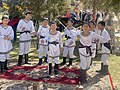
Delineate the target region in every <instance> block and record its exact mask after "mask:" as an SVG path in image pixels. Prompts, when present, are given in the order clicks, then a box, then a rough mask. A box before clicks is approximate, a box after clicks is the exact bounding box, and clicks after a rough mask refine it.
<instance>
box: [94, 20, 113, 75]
mask: <svg viewBox="0 0 120 90" xmlns="http://www.w3.org/2000/svg"><path fill="white" fill-rule="evenodd" d="M98 29H99V30H101V36H103V37H104V41H100V43H102V57H101V60H102V63H101V70H99V71H96V72H100V73H102V74H104V75H107V74H108V63H107V60H108V57H109V54H110V49H111V46H110V36H109V34H108V32H107V31H106V30H105V22H104V21H100V22H99V23H98Z"/></svg>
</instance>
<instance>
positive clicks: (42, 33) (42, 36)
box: [37, 18, 49, 65]
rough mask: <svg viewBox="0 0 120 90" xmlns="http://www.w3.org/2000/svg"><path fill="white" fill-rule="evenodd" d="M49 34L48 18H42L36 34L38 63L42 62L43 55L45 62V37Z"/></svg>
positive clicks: (46, 46) (46, 49)
mask: <svg viewBox="0 0 120 90" xmlns="http://www.w3.org/2000/svg"><path fill="white" fill-rule="evenodd" d="M48 34H49V26H48V18H43V22H42V26H40V27H39V30H38V32H37V35H38V36H39V38H40V39H39V45H40V47H39V63H38V65H41V64H42V57H43V55H45V58H44V62H47V52H48V41H47V40H46V37H47V36H48Z"/></svg>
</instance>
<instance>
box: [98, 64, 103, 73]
mask: <svg viewBox="0 0 120 90" xmlns="http://www.w3.org/2000/svg"><path fill="white" fill-rule="evenodd" d="M103 68H104V67H103V63H101V69H100V70H98V71H96V72H98V73H103Z"/></svg>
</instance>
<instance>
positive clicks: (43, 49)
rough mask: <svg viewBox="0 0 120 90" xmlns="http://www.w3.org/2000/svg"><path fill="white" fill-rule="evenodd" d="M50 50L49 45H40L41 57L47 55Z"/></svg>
mask: <svg viewBox="0 0 120 90" xmlns="http://www.w3.org/2000/svg"><path fill="white" fill-rule="evenodd" d="M47 52H48V46H43V45H40V47H39V58H42V56H46V55H47Z"/></svg>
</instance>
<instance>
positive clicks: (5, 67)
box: [4, 59, 10, 70]
mask: <svg viewBox="0 0 120 90" xmlns="http://www.w3.org/2000/svg"><path fill="white" fill-rule="evenodd" d="M7 61H8V60H7V59H6V60H5V65H4V69H5V70H10V69H9V68H8V67H7Z"/></svg>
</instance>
